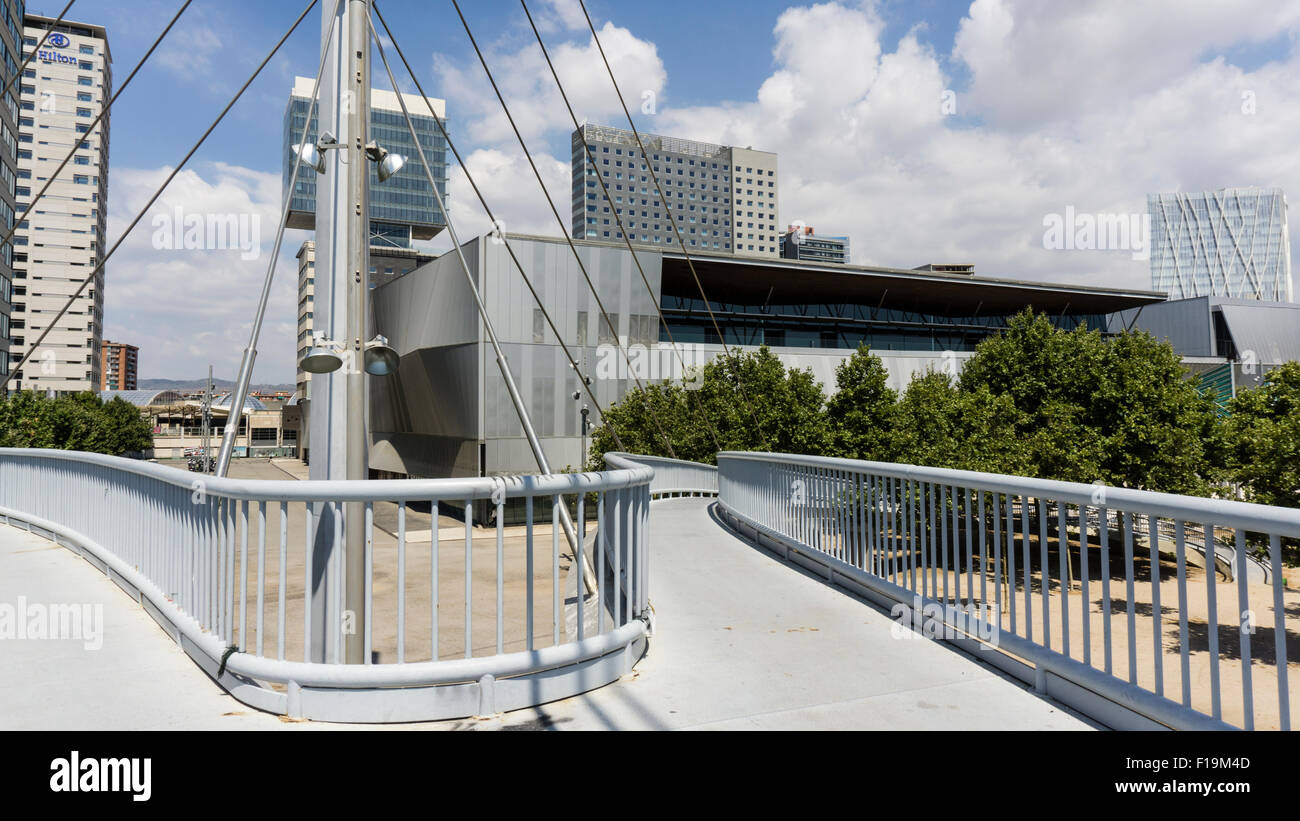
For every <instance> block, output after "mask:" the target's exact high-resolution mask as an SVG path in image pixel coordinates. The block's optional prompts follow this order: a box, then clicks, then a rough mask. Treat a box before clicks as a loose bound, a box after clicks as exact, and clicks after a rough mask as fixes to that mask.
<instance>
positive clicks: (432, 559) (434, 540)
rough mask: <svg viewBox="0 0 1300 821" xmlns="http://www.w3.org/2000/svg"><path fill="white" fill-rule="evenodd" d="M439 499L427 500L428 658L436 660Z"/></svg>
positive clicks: (438, 641) (437, 637)
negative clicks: (428, 545) (428, 541)
mask: <svg viewBox="0 0 1300 821" xmlns="http://www.w3.org/2000/svg"><path fill="white" fill-rule="evenodd" d="M438 510H439V501H438V500H437V499H436V498H435V499H430V500H429V539H430V547H429V587H430V588H431V594H430V596H429V645H430V651H429V658H430V659H431V660H433V661H437V660H438V645H439V644H440V640H439V635H438V630H439V628H438V593H439V591H438V559H439V558H440V555H441V553H442V551H441V550H440V549H439V547H438V545H439V542H440V537H439V535H438V524H439V521H438V520H439V518H440V516H439V515H438Z"/></svg>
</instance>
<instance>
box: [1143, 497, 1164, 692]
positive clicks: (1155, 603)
mask: <svg viewBox="0 0 1300 821" xmlns="http://www.w3.org/2000/svg"><path fill="white" fill-rule="evenodd" d="M1147 550H1148V552H1149V553H1150V554H1151V642H1152V647H1153V650H1152V652H1153V653H1154V659H1155V670H1156V695H1158V696H1163V695H1164V694H1165V657H1164V653H1165V648H1164V632H1163V629H1162V626H1161V625H1162V623H1163V622H1162V619H1163V617H1164V613H1163V612H1162V611H1161V608H1160V523H1159V522H1158V521H1157V520H1156V517H1155V516H1152V515H1148V516H1147Z"/></svg>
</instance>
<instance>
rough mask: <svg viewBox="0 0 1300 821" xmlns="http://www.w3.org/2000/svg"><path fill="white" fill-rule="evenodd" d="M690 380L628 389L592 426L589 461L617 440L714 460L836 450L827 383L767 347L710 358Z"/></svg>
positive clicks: (638, 448) (632, 447)
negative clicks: (721, 454)
mask: <svg viewBox="0 0 1300 821" xmlns="http://www.w3.org/2000/svg"><path fill="white" fill-rule="evenodd" d="M691 387H692V388H693V389H688V387H687V386H684V385H683V384H681V383H672V384H663V385H660V384H651V385H646V386H645V387H644V388H634V389H633V390H631V391H628V393H627V394H626V395H624V397H623V398H622V399H621V400H619V402H618V403H616V404H614V405H612V406H610V407H607V408H606V409H605V419H604V420H603V421H602V423H601V425H600V426H598V427H597V428H595V429H594V430H593V431H592V437H591V451H590V457H589V458H588V462H587V464H588V465H589V466H596V465H599V464H601V459H600V457H601V454H604V453H605V452H607V451H610V450H616V449H617V448H618V444H617V440H618V439H621V440H622V443H623V446H624V448H626V449H628V450H629V451H632V452H635V453H642V454H645V455H649V456H669V455H671V453H675V454H676V455H677V458H679V459H690V460H692V461H698V462H706V463H709V464H713V463H715V462H716V461H717V452H718V451H719V450H755V451H771V452H782V453H813V454H823V453H826V452H827V451H828V450H829V447H830V429H829V426H828V422H827V417H826V414H825V412H824V409H825V404H826V397H825V395H824V394H823V393H822V388H821V385H820V384H819V383H818V382H817V380H816V379H814V378H813V375H812V372H811V371H808V370H798V369H790V370H787V369H786V368H785V366H784V365H782V364H781V360H780V359H778V358H777V357H776V355H775V354H773V353H772V352H771V351H770V350H769V349H768V348H767V347H766V346H764V347H761V348H759V349H758V350H756V351H751V352H740V353H737V354H736V355H734V356H720V357H717V358H715V359H713V360H711V361H709V362H708V363H706V364H705V365H704V367H703V368H702V370H701V373H700V374H698V376H697V377H696V382H695V383H693V384H692V386H691ZM661 428H662V433H661ZM615 432H617V434H618V436H617V438H616V437H615V435H614V434H615ZM668 442H671V443H672V451H671V453H670V451H669V448H668V445H667V443H668Z"/></svg>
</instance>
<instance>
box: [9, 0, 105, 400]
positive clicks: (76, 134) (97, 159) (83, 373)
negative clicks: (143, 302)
mask: <svg viewBox="0 0 1300 821" xmlns="http://www.w3.org/2000/svg"><path fill="white" fill-rule="evenodd" d="M23 24H24V25H23V54H24V56H25V55H26V54H29V53H31V52H32V51H33V50H35V51H36V57H35V58H33V59H32V61H31V63H30V64H28V66H27V69H26V71H24V72H23V77H22V80H21V86H22V88H21V94H20V95H19V100H20V110H19V112H18V184H17V199H16V201H17V206H16V207H17V210H18V214H19V215H21V214H22V212H23V211H24V210H26V208H27V205H28V203H30V202H31V201H32V199H33V197H34V196H35V195H36V194H37V193H39V192H40V190H41V188H42V187H44V185H45V183H46V181H47V180H49V179H50V178H51V177H54V182H53V183H52V184H51V185H50V187H49V190H48V191H46V192H45V195H44V196H42V197H41V198H40V200H38V201H37V203H36V207H35V208H33V209H32V213H31V214H30V215H29V216H28V218H27V219H26V220H24V221H23V222H21V223H19V225H18V230H17V232H16V233H15V235H14V298H13V314H12V320H11V326H12V330H11V332H10V333H11V341H12V344H11V348H10V353H9V356H10V361H11V362H13V363H15V364H16V363H17V362H18V361H19V360H20V359H21V357H22V356H23V355H24V354H25V353H27V351H28V348H29V346H30V345H31V344H33V343H35V341H36V338H37V337H38V336H39V335H40V334H41V333H42V332H43V331H44V330H45V329H46V328H47V327H49V325H50V323H51V322H52V321H53V319H54V316H55V315H56V314H57V313H58V311H59V309H60V308H62V307H63V304H64V302H66V301H67V299H68V297H69V296H71V295H72V294H73V292H75V291H76V290H77V288H78V287H79V286H80V285H81V283H82V282H83V281H85V279H86V277H87V276H88V275H89V274H90V272H91V271H92V270H94V268H95V265H96V264H97V263H98V262H99V258H100V254H101V253H103V249H104V245H105V242H104V238H105V227H106V226H105V219H106V215H105V203H106V197H107V193H108V127H109V121H108V117H105V118H104V119H103V120H102V121H101V122H100V123H99V124H98V125H97V126H95V128H94V130H93V131H92V130H91V127H90V126H91V123H92V122H94V120H95V117H97V116H98V115H99V112H100V110H101V106H103V105H104V102H105V101H106V100H107V99H108V98H109V97H110V96H111V94H112V89H113V73H112V56H111V54H110V53H109V50H108V39H107V36H106V34H105V31H104V28H103V26H95V25H88V24H85V23H73V22H69V21H66V20H65V21H64V22H62V23H60V24H59V25H57V26H55V25H54V20H53V19H52V18H47V17H40V16H37V15H32V14H28V15H26V16H25V17H24V19H23ZM47 29H52V31H51V32H50V36H49V38H48V39H47V40H46V42H45V45H43V46H42V47H41V48H40V49H36V44H37V43H39V42H40V40H41V37H42V36H44V34H45V32H46V30H47ZM85 134H89V137H88V139H87V140H86V142H85V144H84V145H83V146H82V147H81V148H79V149H77V151H76V152H75V153H74V154H73V157H72V159H71V160H70V161H69V162H68V164H67V165H66V166H64V167H63V170H62V171H59V172H58V174H57V176H56V175H55V170H56V169H57V168H58V167H59V164H60V163H61V162H62V161H63V158H64V157H66V156H67V155H68V153H69V152H71V151H72V148H73V146H74V145H76V143H77V140H78V139H79V138H80V137H81V136H82V135H85ZM103 327H104V273H103V271H102V270H101V271H100V272H99V274H97V275H96V276H95V279H94V281H93V282H92V283H91V284H90V285H88V286H87V287H86V289H85V290H84V291H82V293H81V296H79V297H78V298H77V299H76V300H75V301H74V302H73V303H72V306H71V307H70V308H69V309H68V311H67V313H65V314H64V315H63V318H62V319H60V320H59V321H58V324H57V325H56V326H55V328H54V330H53V331H51V332H50V334H49V336H47V337H46V338H45V341H44V342H43V343H42V345H41V347H40V349H39V350H37V351H36V352H35V353H34V354H33V356H32V357H31V358H30V359H29V360H28V361H27V364H26V365H24V366H23V368H22V371H21V372H20V373H17V374H15V376H14V382H16V383H18V386H20V387H22V388H23V389H26V390H38V391H51V390H52V391H54V392H55V393H56V394H65V393H75V392H78V391H94V390H98V389H99V385H100V381H101V373H100V370H101V367H102V365H101V358H100V342H101V340H102V339H103ZM11 387H14V385H13V384H12V383H11Z"/></svg>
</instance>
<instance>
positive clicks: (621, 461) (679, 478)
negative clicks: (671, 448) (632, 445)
mask: <svg viewBox="0 0 1300 821" xmlns="http://www.w3.org/2000/svg"><path fill="white" fill-rule="evenodd" d="M605 463H606V464H607V465H609V466H611V467H622V468H630V467H633V466H635V465H643V466H645V467H650V468H653V469H654V478H653V479H651V480H650V495H651V497H652V498H661V497H669V496H717V495H718V469H717V468H716V467H714V466H713V465H706V464H703V463H701V462H688V461H685V460H683V459H669V458H667V457H664V456H641V455H639V454H633V453H607V454H605Z"/></svg>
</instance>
